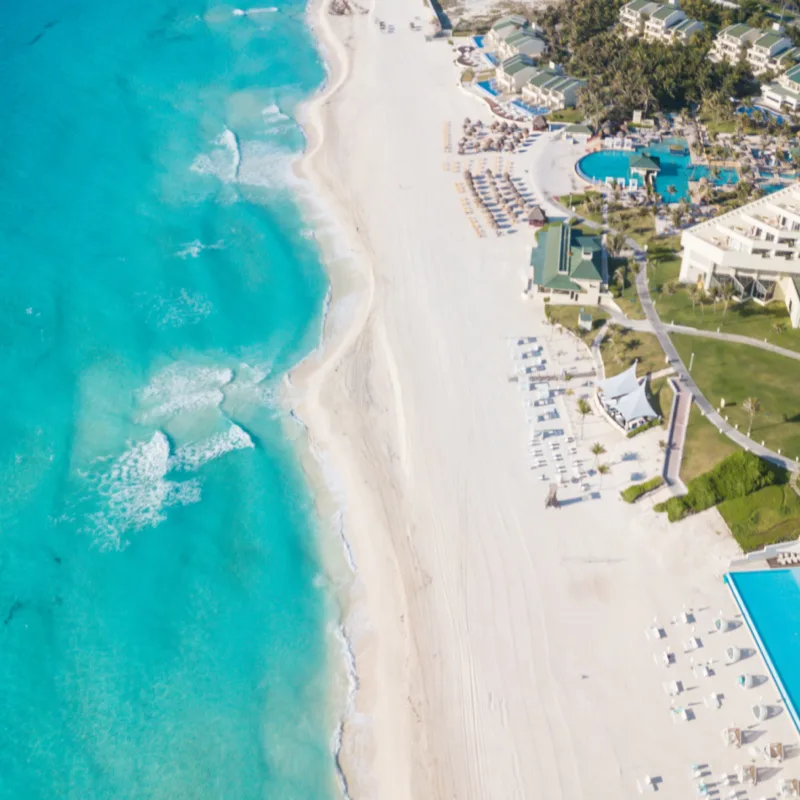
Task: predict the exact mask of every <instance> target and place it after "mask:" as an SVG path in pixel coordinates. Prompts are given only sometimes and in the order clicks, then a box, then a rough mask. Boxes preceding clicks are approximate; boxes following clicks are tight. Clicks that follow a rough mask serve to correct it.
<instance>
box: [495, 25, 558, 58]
mask: <svg viewBox="0 0 800 800" xmlns="http://www.w3.org/2000/svg"><path fill="white" fill-rule="evenodd" d="M545 50H547V44H546V42H545V41H544V39H543V38H542V37H541V36H539V35H538V34H537V33H536V32H535V31H534V30H532V29H530V28H520V29H519V30H517V31H514V33H512V34H511V36H509V37H508V38H507V39H505V40H504V41H502V42H500V44H499V45H498V46H497V55H498V56H499V57H500V58H501V59H506V58H512V57H513V56H519V55H522V56H529V57H530V58H540V57H541V56H542V55H543V54H544V52H545Z"/></svg>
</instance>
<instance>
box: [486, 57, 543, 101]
mask: <svg viewBox="0 0 800 800" xmlns="http://www.w3.org/2000/svg"><path fill="white" fill-rule="evenodd" d="M537 69H538V68H537V66H536V62H535V61H534V60H533V59H532V58H530V57H529V56H512V57H511V58H507V59H506V60H505V61H504V62H503V63H502V64H500V66H499V67H498V68H497V78H496V79H497V88H498V89H500V90H501V91H503V92H511V93H516V92H519V90H520V89H521V88H522V87H523V86H524V85H525V84H526V83H527V82H528V81H529V80H530V79H531V78H532V77H533V76H534V75H535V74H536V72H537Z"/></svg>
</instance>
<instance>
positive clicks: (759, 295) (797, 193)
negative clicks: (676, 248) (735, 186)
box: [680, 183, 800, 328]
mask: <svg viewBox="0 0 800 800" xmlns="http://www.w3.org/2000/svg"><path fill="white" fill-rule="evenodd" d="M681 245H682V246H683V260H682V262H681V272H680V281H681V282H682V283H702V285H703V288H704V289H705V290H706V291H710V290H711V289H712V288H713V287H714V286H722V285H724V284H726V283H729V284H732V286H733V289H734V295H735V296H736V297H739V298H742V299H746V298H752V299H753V300H755V301H756V302H759V303H766V302H769V301H770V300H783V302H784V303H785V304H786V308H787V310H788V312H789V317H790V318H791V323H792V327H794V328H797V327H800V183H795V184H793V185H792V186H788V187H787V188H786V189H781V190H780V191H779V192H775V193H774V194H771V195H767V196H766V197H762V198H760V199H759V200H756V201H754V202H752V203H749V204H748V205H746V206H742V207H741V208H738V209H736V210H735V211H729V212H728V213H726V214H722V215H721V216H719V217H715V218H714V219H711V220H708V221H706V222H701V223H700V224H699V225H695V226H694V227H693V228H689V229H688V230H686V231H684V232H683V235H682V236H681Z"/></svg>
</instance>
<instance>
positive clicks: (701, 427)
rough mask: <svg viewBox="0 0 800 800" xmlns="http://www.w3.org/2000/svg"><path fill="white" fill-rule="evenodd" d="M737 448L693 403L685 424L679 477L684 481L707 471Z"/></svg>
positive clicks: (686, 481)
mask: <svg viewBox="0 0 800 800" xmlns="http://www.w3.org/2000/svg"><path fill="white" fill-rule="evenodd" d="M738 450H739V447H737V445H736V444H734V443H733V442H732V441H731V440H730V439H729V438H728V437H727V436H725V434H724V433H720V432H719V431H718V430H717V429H716V428H715V427H714V426H713V425H712V424H711V423H710V422H709V421H708V420H707V419H706V418H705V417H704V416H703V415H702V413H701V412H700V409H699V408H698V407H697V406H696V405H694V404H693V405H692V409H691V411H690V412H689V424H688V425H687V426H686V442H685V444H684V448H683V460H682V461H681V479H682V480H683V481H684V483H688V482H689V481H690V480H691V479H692V478H696V477H697V476H698V475H702V474H703V473H704V472H708V470H710V469H712V468H713V467H715V466H716V465H717V464H719V462H720V461H722V459H723V458H727V457H728V456H729V455H732V454H733V453H736V452H737V451H738Z"/></svg>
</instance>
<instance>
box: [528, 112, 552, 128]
mask: <svg viewBox="0 0 800 800" xmlns="http://www.w3.org/2000/svg"><path fill="white" fill-rule="evenodd" d="M532 125H533V129H534V130H535V131H546V130H547V129H548V128H549V127H550V126H549V125H548V124H547V120H546V119H545V118H544V117H543V116H542V115H541V114H537V115H536V116H535V117H534V118H533V123H532Z"/></svg>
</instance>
